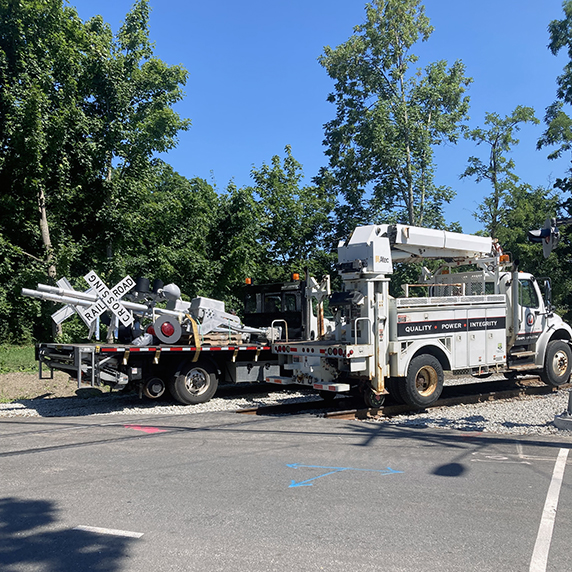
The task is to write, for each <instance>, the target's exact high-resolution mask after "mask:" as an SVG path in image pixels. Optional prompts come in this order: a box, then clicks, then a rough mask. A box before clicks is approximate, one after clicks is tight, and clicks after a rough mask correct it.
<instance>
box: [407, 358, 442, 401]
mask: <svg viewBox="0 0 572 572" xmlns="http://www.w3.org/2000/svg"><path fill="white" fill-rule="evenodd" d="M443 379H444V378H443V368H442V366H441V363H440V362H439V360H438V359H437V358H436V357H434V356H432V355H429V354H423V355H420V356H417V357H416V358H413V359H412V360H411V363H410V364H409V369H408V370H407V377H406V378H405V383H404V384H403V385H402V386H401V392H400V393H401V397H402V398H403V400H404V401H405V403H407V404H408V405H411V406H412V407H428V406H429V405H431V404H432V403H434V402H435V401H437V399H439V396H440V395H441V392H442V391H443Z"/></svg>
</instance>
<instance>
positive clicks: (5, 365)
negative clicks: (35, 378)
mask: <svg viewBox="0 0 572 572" xmlns="http://www.w3.org/2000/svg"><path fill="white" fill-rule="evenodd" d="M37 369H38V365H37V363H36V359H35V352H34V346H10V345H0V373H10V372H14V371H23V372H34V371H37Z"/></svg>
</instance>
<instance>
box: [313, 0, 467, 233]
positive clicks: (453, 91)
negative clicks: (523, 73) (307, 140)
mask: <svg viewBox="0 0 572 572" xmlns="http://www.w3.org/2000/svg"><path fill="white" fill-rule="evenodd" d="M432 31H433V28H432V26H431V25H430V23H429V19H428V18H427V16H426V15H425V10H424V7H423V6H422V5H421V4H420V1H419V0H375V1H374V2H372V3H371V4H367V5H366V21H365V23H364V24H361V25H359V26H356V28H355V33H354V35H352V36H351V37H350V38H349V39H348V40H347V41H346V42H345V43H343V44H342V45H340V46H338V47H337V48H334V49H332V48H330V47H326V48H325V49H324V55H323V56H322V57H321V58H320V60H319V61H320V63H321V65H322V66H323V67H324V68H325V69H326V71H327V72H328V75H329V76H330V77H331V78H332V79H333V80H334V81H335V85H334V92H333V93H332V94H330V96H329V98H328V100H329V101H330V102H332V103H334V104H335V105H336V117H335V119H333V120H332V121H330V122H329V123H327V124H326V125H325V141H324V144H325V145H326V155H327V156H328V157H329V163H330V171H331V178H330V180H331V181H332V182H333V183H334V184H335V187H336V189H337V190H338V192H339V193H340V194H341V196H342V197H343V199H344V200H345V206H344V205H342V212H343V214H344V219H345V221H346V222H347V225H348V227H349V228H353V226H355V224H357V223H363V222H366V221H368V222H371V221H372V220H380V219H385V220H388V219H393V220H397V221H400V222H408V223H410V224H415V225H419V226H442V225H443V224H444V219H443V215H442V206H443V203H445V202H447V201H450V200H451V198H452V197H453V194H454V193H453V191H452V190H451V189H450V188H448V187H438V186H436V185H435V183H434V165H433V148H434V146H435V145H439V144H440V143H443V142H445V141H447V142H453V143H454V142H456V141H457V138H458V136H459V133H460V126H461V122H462V121H463V120H464V119H465V118H466V116H467V111H468V98H467V97H466V96H465V89H466V87H467V86H468V85H469V83H470V81H471V80H470V79H469V78H468V77H466V76H465V68H464V65H463V64H462V62H460V61H456V62H455V63H454V64H453V65H452V66H451V67H447V62H445V61H438V62H434V63H431V64H429V65H427V66H426V67H425V68H424V69H418V70H413V69H412V65H413V64H415V63H416V62H417V60H418V58H417V56H416V55H415V54H414V53H413V52H412V49H413V47H414V46H415V44H416V43H417V42H419V41H426V40H428V39H429V36H430V35H431V33H432ZM368 192H369V193H371V200H368V199H367V194H368Z"/></svg>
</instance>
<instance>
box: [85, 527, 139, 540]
mask: <svg viewBox="0 0 572 572" xmlns="http://www.w3.org/2000/svg"><path fill="white" fill-rule="evenodd" d="M74 530H83V531H84V532H95V533H96V534H109V535H111V536H126V537H128V538H141V537H142V536H143V533H142V532H130V531H129V530H115V529H113V528H100V527H99V526H82V525H80V526H76V527H75V528H74Z"/></svg>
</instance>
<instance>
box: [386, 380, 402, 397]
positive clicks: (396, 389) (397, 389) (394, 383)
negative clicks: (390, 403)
mask: <svg viewBox="0 0 572 572" xmlns="http://www.w3.org/2000/svg"><path fill="white" fill-rule="evenodd" d="M402 385H403V379H401V378H398V377H389V378H387V379H386V380H385V388H386V389H387V391H389V395H391V397H392V398H393V400H394V401H395V402H396V403H405V400H404V399H403V397H402V395H401V386H402Z"/></svg>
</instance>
